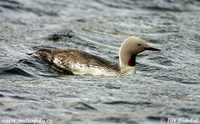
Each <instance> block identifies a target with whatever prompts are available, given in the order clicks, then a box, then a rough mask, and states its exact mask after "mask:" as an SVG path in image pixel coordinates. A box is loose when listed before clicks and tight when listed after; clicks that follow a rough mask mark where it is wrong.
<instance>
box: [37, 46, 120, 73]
mask: <svg viewBox="0 0 200 124" xmlns="http://www.w3.org/2000/svg"><path fill="white" fill-rule="evenodd" d="M36 54H37V55H39V56H40V57H41V58H42V60H44V61H45V62H47V63H48V64H49V65H51V67H53V68H54V69H56V70H58V71H60V72H66V73H68V74H74V75H107V76H111V75H117V74H119V73H120V68H119V66H118V64H116V63H113V62H111V61H108V60H106V59H104V58H101V57H98V56H95V55H92V54H90V53H87V52H84V51H81V50H78V49H63V50H59V49H53V50H50V49H41V50H38V51H37V52H36Z"/></svg>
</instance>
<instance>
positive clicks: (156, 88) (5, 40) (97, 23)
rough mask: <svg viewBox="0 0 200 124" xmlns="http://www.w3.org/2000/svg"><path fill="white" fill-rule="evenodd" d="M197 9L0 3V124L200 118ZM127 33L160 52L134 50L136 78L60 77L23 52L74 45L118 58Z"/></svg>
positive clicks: (62, 1) (125, 2)
mask: <svg viewBox="0 0 200 124" xmlns="http://www.w3.org/2000/svg"><path fill="white" fill-rule="evenodd" d="M199 11H200V2H199V1H198V0H193V1H189V0H176V1H174V0H157V1H156V0H149V1H145V0H115V1H114V0H110V1H105V0H87V1H81V0H59V1H53V0H52V1H51V0H43V1H41V0H29V1H27V0H0V23H1V25H0V118H1V120H0V123H6V122H5V121H6V120H15V121H19V120H20V119H24V120H25V119H27V120H25V121H26V123H28V120H29V121H30V120H34V119H36V120H40V121H45V122H48V123H52V124H71V123H73V124H89V123H91V124H98V123H106V124H115V123H122V124H162V122H161V121H164V122H167V121H169V119H170V118H171V119H180V118H182V119H187V118H188V119H193V120H195V119H199V120H198V123H200V90H199V89H200V82H199V80H200V61H199V58H200V42H199V40H200V33H199V31H200V28H199V27H200V12H199ZM130 35H136V36H139V37H142V38H143V39H145V40H147V41H148V42H149V43H151V44H152V45H153V46H156V47H158V48H160V49H161V50H162V51H161V52H154V53H152V52H144V53H142V54H140V55H139V56H138V57H137V74H136V75H130V76H118V77H105V76H96V77H94V76H68V75H64V74H59V73H57V72H55V71H54V70H53V69H51V68H49V67H48V65H45V64H43V63H42V62H41V61H40V60H39V59H37V58H35V57H33V56H31V55H30V53H33V52H34V51H36V50H37V49H39V48H79V49H82V50H84V51H87V52H91V53H93V54H95V55H100V56H102V57H105V58H108V59H110V60H111V61H115V62H118V48H119V46H120V44H121V42H122V41H123V40H124V39H125V38H127V37H128V36H130ZM25 121H24V123H25ZM175 121H177V123H178V120H175ZM38 122H39V121H38ZM7 123H9V122H7ZM179 123H180V122H179ZM185 123H186V122H185ZM185 123H184V124H185ZM188 123H189V122H187V124H188Z"/></svg>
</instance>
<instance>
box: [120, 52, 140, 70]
mask: <svg viewBox="0 0 200 124" xmlns="http://www.w3.org/2000/svg"><path fill="white" fill-rule="evenodd" d="M119 59H120V60H119V63H120V65H119V66H120V71H121V73H122V74H133V73H135V72H136V71H135V65H136V55H130V56H120V57H119Z"/></svg>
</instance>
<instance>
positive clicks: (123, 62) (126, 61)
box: [35, 36, 158, 76]
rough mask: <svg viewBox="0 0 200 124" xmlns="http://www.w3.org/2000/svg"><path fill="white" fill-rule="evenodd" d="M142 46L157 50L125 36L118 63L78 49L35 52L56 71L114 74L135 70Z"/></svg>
mask: <svg viewBox="0 0 200 124" xmlns="http://www.w3.org/2000/svg"><path fill="white" fill-rule="evenodd" d="M134 47H135V48H134ZM140 48H141V49H140ZM143 48H145V49H146V48H148V49H151V50H158V49H155V48H152V47H150V46H149V45H147V44H146V42H144V41H143V40H142V39H140V38H138V37H133V36H132V37H129V38H127V39H126V40H125V41H124V42H123V43H122V45H121V47H120V50H119V59H120V60H119V65H118V64H116V63H114V62H111V61H108V60H106V59H104V58H101V57H99V56H95V55H93V54H90V53H87V52H84V51H81V50H78V49H63V50H59V49H40V50H38V51H37V52H36V53H35V54H36V55H37V56H39V57H40V58H41V59H42V60H44V61H45V62H47V63H48V64H49V65H50V66H51V67H53V68H54V69H56V70H57V71H60V72H66V73H67V74H73V75H106V76H116V75H127V74H132V73H134V72H135V63H136V62H135V60H136V55H137V54H138V53H140V52H142V51H144V50H145V49H143Z"/></svg>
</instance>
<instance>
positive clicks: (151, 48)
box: [145, 46, 160, 51]
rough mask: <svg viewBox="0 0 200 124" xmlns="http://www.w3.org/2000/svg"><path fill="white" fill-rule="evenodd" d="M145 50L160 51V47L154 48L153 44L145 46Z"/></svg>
mask: <svg viewBox="0 0 200 124" xmlns="http://www.w3.org/2000/svg"><path fill="white" fill-rule="evenodd" d="M145 50H151V51H160V49H157V48H154V47H151V46H149V47H147V48H145Z"/></svg>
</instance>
